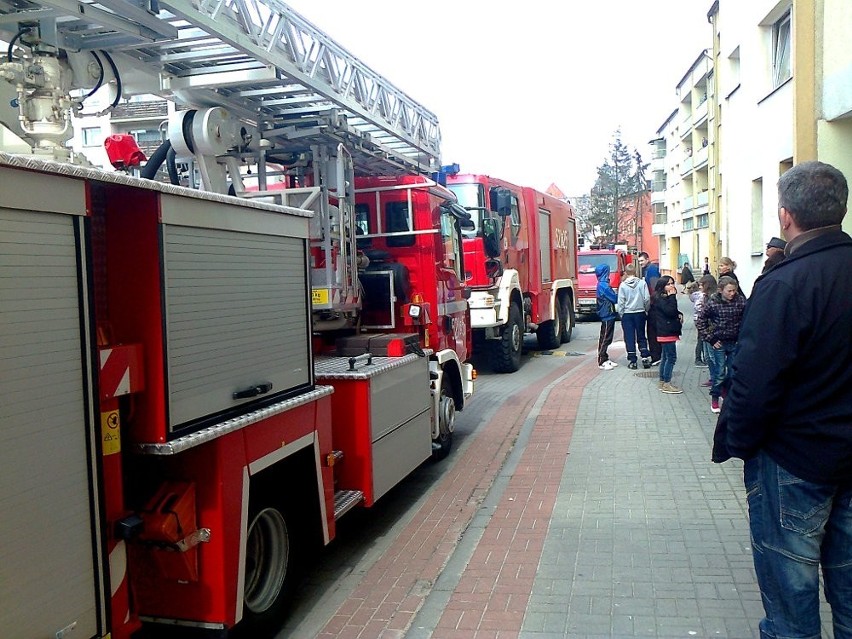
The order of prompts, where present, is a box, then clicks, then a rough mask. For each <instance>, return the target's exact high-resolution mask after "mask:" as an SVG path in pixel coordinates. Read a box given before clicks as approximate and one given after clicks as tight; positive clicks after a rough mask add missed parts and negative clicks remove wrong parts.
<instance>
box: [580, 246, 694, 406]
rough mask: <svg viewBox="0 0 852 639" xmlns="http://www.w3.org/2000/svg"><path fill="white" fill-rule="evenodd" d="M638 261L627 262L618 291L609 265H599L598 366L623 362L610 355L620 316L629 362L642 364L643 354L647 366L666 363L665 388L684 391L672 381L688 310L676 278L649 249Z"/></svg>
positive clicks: (670, 391) (662, 375)
mask: <svg viewBox="0 0 852 639" xmlns="http://www.w3.org/2000/svg"><path fill="white" fill-rule="evenodd" d="M637 262H638V265H639V270H638V272H637V269H636V267H635V266H634V265H633V263H630V264H628V265H627V266H626V267H625V269H624V279H623V280H622V282H621V285H620V286H619V287H618V292H617V293H616V292H615V291H614V290H613V289H612V287H611V286H610V283H609V267H608V266H607V265H605V264H601V265H599V266H598V267H597V268H595V274H596V275H597V278H598V287H597V298H598V316H599V317H600V320H601V331H600V339H599V340H598V367H599V368H600V369H601V370H612V369H613V368H615V367H617V366H618V364H617V363H616V362H614V361H612V360H611V359H610V358H609V354H608V353H607V349H608V348H609V345H610V344H611V343H612V337H613V333H614V330H615V319H616V317H618V316H620V317H621V327H622V330H623V331H624V343H625V347H626V349H627V368H629V369H634V370H635V369H636V368H638V363H639V358H640V357H641V359H642V366H643V367H644V368H651V366H659V367H660V376H659V389H660V390H661V391H662V392H664V393H668V394H677V393H682V392H683V389H681V388H678V387H677V386H675V385H674V384H672V372H673V371H674V365H675V362H676V361H677V348H676V346H675V344H676V343H677V341H678V340H679V339H680V335H681V326H682V324H683V314H682V313H681V312H680V311H679V310H678V308H677V288H676V287H675V282H674V278H672V277H671V276H669V275H660V268H659V266H657V265H656V264H654V263H653V262H651V261H650V259H649V257H648V254H647V253H645V252H642V253H639V256H638V259H637ZM652 290H653V294H652V293H651V291H652ZM637 348H638V354H637Z"/></svg>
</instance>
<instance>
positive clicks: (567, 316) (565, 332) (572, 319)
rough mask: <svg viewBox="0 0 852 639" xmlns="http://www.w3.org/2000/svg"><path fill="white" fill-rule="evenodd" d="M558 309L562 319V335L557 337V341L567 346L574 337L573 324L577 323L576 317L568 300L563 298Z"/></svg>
mask: <svg viewBox="0 0 852 639" xmlns="http://www.w3.org/2000/svg"><path fill="white" fill-rule="evenodd" d="M560 307H561V311H562V317H563V318H564V319H563V320H562V333H561V334H560V335H559V341H560V342H562V343H563V344H567V343H568V342H570V341H571V338H572V337H573V335H574V324H576V323H577V317H576V315H574V306H573V305H572V304H571V300H570V298H567V297H566V298H563V299H562V300H561V302H560Z"/></svg>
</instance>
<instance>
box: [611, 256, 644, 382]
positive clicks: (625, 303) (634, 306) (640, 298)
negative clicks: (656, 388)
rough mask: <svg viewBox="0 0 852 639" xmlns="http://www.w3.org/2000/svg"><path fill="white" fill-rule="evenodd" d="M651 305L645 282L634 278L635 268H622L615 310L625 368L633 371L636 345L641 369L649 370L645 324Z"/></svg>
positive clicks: (631, 266)
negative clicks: (620, 331) (618, 319)
mask: <svg viewBox="0 0 852 639" xmlns="http://www.w3.org/2000/svg"><path fill="white" fill-rule="evenodd" d="M650 305H651V295H650V293H648V285H647V284H645V280H643V279H640V278H638V277H636V267H635V266H633V264H632V263H631V264H628V265H627V266H625V267H624V279H623V280H622V281H621V286H619V287H618V306H617V308H616V310H617V311H618V315H619V316H620V317H621V330H623V331H624V346H625V348H627V368H629V369H630V370H635V369H636V368H637V365H636V362H637V361H638V358H637V357H636V345H637V344H638V345H639V354H640V355H641V356H642V366H643V368H651V353H650V351H649V350H648V340H646V339H645V324H646V323H647V321H648V308H649V307H650Z"/></svg>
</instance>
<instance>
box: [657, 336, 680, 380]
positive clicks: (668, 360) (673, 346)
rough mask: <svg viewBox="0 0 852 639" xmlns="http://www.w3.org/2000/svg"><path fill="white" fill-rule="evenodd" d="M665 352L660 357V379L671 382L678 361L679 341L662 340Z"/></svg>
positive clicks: (661, 343)
mask: <svg viewBox="0 0 852 639" xmlns="http://www.w3.org/2000/svg"><path fill="white" fill-rule="evenodd" d="M660 346H662V347H663V354H662V355H661V357H660V381H661V382H671V381H672V372H673V371H674V365H675V362H676V361H677V342H660Z"/></svg>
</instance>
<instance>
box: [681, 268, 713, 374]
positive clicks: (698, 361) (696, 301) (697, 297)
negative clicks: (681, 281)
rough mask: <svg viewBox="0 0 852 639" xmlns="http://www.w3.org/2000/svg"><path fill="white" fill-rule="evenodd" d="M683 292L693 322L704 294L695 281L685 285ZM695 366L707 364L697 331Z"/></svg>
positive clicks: (701, 304) (699, 309)
mask: <svg viewBox="0 0 852 639" xmlns="http://www.w3.org/2000/svg"><path fill="white" fill-rule="evenodd" d="M684 292H685V293H686V294H687V295H689V301H690V302H692V321H693V322H695V318H696V317H698V313H699V312H700V311H701V307H702V306H703V304H704V293H703V292H702V291H701V287H700V286H699V284H698V282H696V281H695V280H693V281H692V282H690V283H689V284H687V285H686V289H685V291H684ZM695 365H696V366H698V367H699V368H703V367H705V366H707V363H706V362H705V361H704V340H702V339H701V336H700V335H698V333H697V331H696V338H695Z"/></svg>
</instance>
